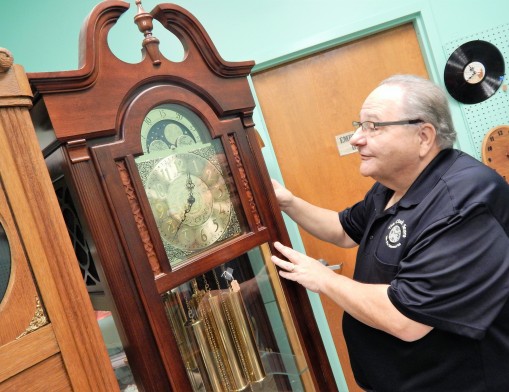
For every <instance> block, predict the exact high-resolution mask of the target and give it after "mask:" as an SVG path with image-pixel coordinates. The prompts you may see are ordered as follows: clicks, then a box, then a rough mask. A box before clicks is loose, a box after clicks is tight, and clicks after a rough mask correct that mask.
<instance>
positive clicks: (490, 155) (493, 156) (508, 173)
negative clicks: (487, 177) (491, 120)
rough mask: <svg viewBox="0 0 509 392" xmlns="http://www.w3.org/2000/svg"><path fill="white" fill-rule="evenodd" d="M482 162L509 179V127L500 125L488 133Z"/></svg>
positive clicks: (485, 138)
mask: <svg viewBox="0 0 509 392" xmlns="http://www.w3.org/2000/svg"><path fill="white" fill-rule="evenodd" d="M481 155H482V161H483V163H485V164H486V165H488V166H489V167H491V168H492V169H494V170H496V172H497V173H498V174H500V175H501V176H502V177H504V178H505V180H506V181H507V180H508V179H509V125H499V126H496V127H494V128H492V129H490V130H489V131H488V133H487V134H486V136H485V137H484V140H483V144H482V147H481Z"/></svg>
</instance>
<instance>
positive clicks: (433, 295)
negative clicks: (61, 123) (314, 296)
mask: <svg viewBox="0 0 509 392" xmlns="http://www.w3.org/2000/svg"><path fill="white" fill-rule="evenodd" d="M392 193H393V192H392V191H391V190H390V189H388V188H386V187H384V186H383V185H381V184H379V183H376V184H375V185H374V186H373V188H372V189H371V190H370V191H369V192H368V193H367V194H366V197H365V199H364V200H363V201H361V202H359V203H357V204H355V205H354V206H353V207H351V208H349V209H347V210H345V211H343V212H341V213H340V221H341V224H342V225H343V227H344V229H345V231H346V232H347V233H348V235H349V236H350V237H351V238H352V239H353V240H354V241H356V242H357V243H358V244H360V246H359V250H358V254H357V262H356V267H355V273H354V279H355V280H357V281H360V282H365V283H385V284H390V287H389V289H388V295H389V298H390V300H391V301H392V303H393V304H394V306H395V307H396V308H397V309H398V310H399V311H400V312H401V313H403V314H404V315H406V316H407V317H409V318H411V319H413V320H416V321H418V322H421V323H423V324H427V325H430V326H433V327H434V329H433V330H432V331H431V332H430V333H429V334H427V335H426V336H425V337H423V338H422V339H420V340H418V341H415V342H404V341H402V340H400V339H397V338H395V337H393V336H392V335H389V334H387V333H385V332H382V331H380V330H377V329H374V328H370V327H368V326H367V325H365V324H363V323H360V322H358V321H357V320H355V319H354V318H352V317H351V316H350V315H348V314H347V313H345V315H344V318H343V330H344V335H345V339H346V342H347V346H348V351H349V355H350V360H351V364H352V369H353V371H354V374H355V378H356V380H357V382H358V383H359V385H360V386H361V387H364V388H365V389H369V390H374V391H377V392H383V391H388V392H396V391H408V392H417V391H430V392H447V391H458V392H459V391H461V392H465V391H468V392H475V391H490V392H494V391H504V392H507V391H509V303H508V301H507V299H508V297H509V185H508V184H507V183H506V182H505V181H504V179H503V178H501V177H500V176H499V175H498V174H496V173H495V172H494V171H493V170H491V169H489V168H488V167H486V166H485V165H483V164H482V163H480V162H479V161H477V160H476V159H474V158H472V157H470V156H469V155H467V154H465V153H462V152H460V151H458V150H453V149H447V150H444V151H442V152H441V153H440V154H439V155H438V156H437V157H436V158H435V159H434V160H433V161H432V162H431V163H430V164H429V165H428V167H427V168H426V169H425V170H424V171H423V173H421V175H420V176H419V177H418V178H417V180H416V181H415V182H414V184H413V185H412V186H411V187H410V189H409V190H408V192H407V193H406V194H405V195H404V197H403V198H402V199H401V200H400V201H399V202H398V203H396V204H395V205H394V206H392V207H390V208H389V209H387V210H384V206H385V205H386V203H387V201H388V200H389V199H390V197H391V195H392Z"/></svg>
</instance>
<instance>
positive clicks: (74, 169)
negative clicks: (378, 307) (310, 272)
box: [28, 0, 337, 392]
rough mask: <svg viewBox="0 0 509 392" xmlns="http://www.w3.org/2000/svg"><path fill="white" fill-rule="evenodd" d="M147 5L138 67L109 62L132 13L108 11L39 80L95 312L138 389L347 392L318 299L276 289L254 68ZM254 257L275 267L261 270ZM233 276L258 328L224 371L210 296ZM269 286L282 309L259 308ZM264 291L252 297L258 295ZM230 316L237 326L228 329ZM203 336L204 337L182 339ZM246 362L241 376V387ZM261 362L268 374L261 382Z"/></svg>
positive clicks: (164, 10)
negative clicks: (175, 50)
mask: <svg viewBox="0 0 509 392" xmlns="http://www.w3.org/2000/svg"><path fill="white" fill-rule="evenodd" d="M136 3H137V5H138V12H137V14H136V16H135V18H134V21H135V24H136V25H137V27H138V29H139V30H140V31H141V32H142V33H143V35H144V39H143V48H142V53H143V58H142V60H141V61H140V62H139V63H137V64H129V63H125V62H123V61H121V60H119V59H118V58H116V57H115V56H114V55H113V54H112V52H111V51H110V48H109V46H108V40H107V36H108V32H109V30H110V29H111V27H112V26H113V25H114V24H115V23H116V21H117V20H118V18H119V17H120V16H121V15H122V14H123V13H124V12H125V11H126V10H127V9H128V7H129V5H128V4H127V3H126V2H124V1H114V0H106V1H103V2H100V3H99V4H98V5H97V6H96V7H95V8H94V9H93V10H92V12H91V14H90V15H89V17H88V18H87V20H86V21H85V23H84V25H83V28H82V31H81V36H80V67H79V69H77V70H73V71H61V72H45V73H30V74H28V76H29V81H30V84H31V86H32V89H33V92H34V95H35V102H34V108H33V110H32V118H33V121H34V124H35V129H36V132H37V133H38V134H39V136H40V140H41V145H42V148H43V154H44V156H45V159H46V164H47V167H48V170H49V172H50V175H51V178H52V180H53V183H54V186H55V188H56V191H57V194H59V197H60V198H66V197H67V199H66V203H67V206H68V205H69V204H71V205H72V207H71V208H70V210H72V211H74V212H75V214H76V216H75V217H73V218H72V219H71V218H69V219H67V223H68V224H72V225H74V226H73V227H75V228H76V227H78V229H76V230H77V232H78V233H79V235H81V234H82V237H83V243H86V244H87V246H86V250H87V252H88V253H89V255H90V260H91V263H92V264H93V265H94V271H95V272H96V273H97V281H98V282H99V283H100V284H99V286H100V289H99V290H98V291H94V290H92V289H89V292H90V296H91V298H92V302H93V304H94V306H95V307H96V309H98V310H108V311H111V313H112V314H113V318H114V319H115V323H116V325H117V328H118V330H119V335H120V338H121V340H122V343H123V346H124V349H125V352H126V355H127V361H128V363H129V366H130V368H131V370H132V373H133V375H134V379H135V381H136V385H137V387H138V390H143V391H154V392H156V391H157V392H161V391H170V390H172V391H187V390H192V389H194V390H229V389H237V390H238V389H239V388H233V387H234V386H235V385H241V386H242V388H243V389H244V390H249V385H252V386H254V385H256V386H258V387H263V385H265V384H264V383H268V382H271V383H272V384H271V385H272V386H273V387H274V388H275V390H291V389H292V385H293V384H294V383H299V385H302V386H303V388H304V389H305V390H310V391H313V390H314V391H333V390H336V389H337V387H336V384H335V382H334V378H333V376H332V372H331V369H330V366H329V364H328V360H327V357H326V354H325V350H324V346H323V343H322V341H321V338H320V334H319V331H318V328H317V325H316V322H315V320H314V317H313V313H312V309H311V307H310V303H309V299H308V296H307V293H306V291H305V290H304V289H303V288H302V287H300V286H298V285H296V284H294V283H292V282H289V281H284V280H283V281H280V280H279V279H278V276H277V273H275V268H274V266H273V265H272V263H270V262H267V260H269V258H270V254H271V253H273V252H276V251H275V250H274V249H273V247H272V244H273V242H274V241H281V242H283V243H286V244H289V238H288V235H287V232H286V230H285V226H284V222H283V220H282V216H281V212H280V210H279V208H278V206H277V201H276V200H275V196H274V193H273V190H272V186H271V183H270V178H269V176H268V172H267V169H266V167H265V164H264V162H263V158H262V155H261V151H260V145H259V141H258V140H259V139H258V138H257V134H256V131H255V129H254V124H253V120H252V113H253V109H254V100H253V97H252V95H251V91H250V87H249V83H248V79H247V78H248V76H249V73H250V71H251V68H252V67H253V65H254V64H253V62H250V61H246V62H227V61H225V60H223V59H222V58H221V57H220V55H219V54H218V52H217V50H216V49H215V47H214V45H213V43H212V42H211V40H210V38H209V36H208V35H207V33H206V31H205V30H204V29H203V27H202V26H201V24H200V23H199V22H198V21H197V20H196V19H195V18H194V17H193V16H192V15H191V14H190V13H189V12H187V11H186V10H184V9H182V8H181V7H179V6H177V5H173V4H161V5H158V6H156V7H155V8H154V9H153V10H152V11H151V12H150V13H148V12H145V10H143V8H142V6H141V4H140V1H136ZM153 23H161V24H162V25H163V26H164V27H165V28H166V29H167V30H168V34H174V35H175V36H177V37H178V39H179V40H180V41H181V42H182V45H183V47H184V48H185V56H184V59H183V60H182V61H179V62H173V61H170V60H168V59H166V58H165V57H163V56H162V55H161V54H160V52H159V48H158V45H159V39H158V38H160V39H164V37H158V38H156V37H154V36H153V35H152V24H153ZM133 27H134V28H136V26H134V25H133ZM140 41H141V35H140ZM63 194H65V195H67V196H65V197H63V196H62V195H63ZM66 208H68V207H66ZM66 211H67V210H66ZM78 250H79V251H80V252H81V251H82V250H83V248H80V249H77V252H78ZM253 253H256V255H258V256H256V257H254V258H253ZM257 258H259V259H260V260H262V261H264V264H263V265H262V268H260V269H258V270H256V271H254V268H255V267H253V266H254V265H255V264H256V263H253V260H254V259H257ZM82 267H83V266H82ZM226 267H228V268H226ZM231 271H233V272H231ZM232 273H233V275H234V276H233V277H234V278H235V280H234V281H236V280H237V279H238V280H239V281H240V291H241V292H242V297H243V301H244V302H242V300H241V302H240V305H239V303H237V305H238V306H237V307H236V308H231V310H232V311H233V310H239V309H240V310H241V311H243V310H245V309H248V310H247V313H249V315H248V316H247V318H246V319H245V320H244V321H245V322H246V324H245V325H246V326H247V327H246V328H244V330H241V331H240V333H238V334H235V331H234V330H231V331H230V332H231V333H232V336H233V340H231V342H233V343H232V345H234V346H235V347H234V348H235V349H238V350H237V351H235V350H232V353H233V354H230V355H231V356H230V357H226V358H227V360H221V358H219V357H220V355H223V354H224V353H223V354H222V353H220V352H219V351H218V349H217V347H216V345H217V346H219V345H220V343H221V342H220V341H219V339H220V338H223V336H219V335H218V336H219V337H218V336H216V337H215V338H214V336H212V335H211V333H210V328H209V327H211V325H210V324H209V323H208V321H210V320H211V318H212V316H211V315H210V314H208V313H207V309H208V310H210V308H213V304H214V302H213V301H214V295H215V294H214V292H218V293H219V294H218V295H219V296H218V297H216V298H220V299H221V300H224V299H225V298H226V299H228V298H233V297H234V296H235V294H234V293H235V292H237V291H238V290H239V288H237V286H236V285H235V284H234V283H233V281H231V278H228V274H230V275H231V274H232ZM84 275H85V277H86V276H87V273H85V274H84ZM219 275H221V276H219ZM223 278H224V279H223ZM265 280H266V281H267V282H269V283H270V284H269V285H268V286H266V287H268V290H272V291H271V292H273V297H274V298H272V299H271V300H270V301H272V302H271V303H272V304H273V305H275V306H274V307H271V306H272V305H271V304H269V302H268V301H266V300H265V299H264V298H262V297H265V294H266V292H265V291H264V290H260V289H259V288H260V287H265V286H263V285H264V281H265ZM224 282H226V283H224ZM96 283H97V282H96ZM223 283H224V284H223ZM211 286H212V289H211ZM183 287H184V288H187V287H189V288H190V290H191V291H189V292H188V291H185V289H183ZM253 287H254V288H255V289H254V291H253V292H254V293H256V294H255V295H254V296H247V294H246V293H247V292H248V290H249V289H250V288H253ZM236 290H237V291H236ZM191 294H192V295H191ZM172 298H173V299H175V300H176V301H177V302H178V303H179V305H178V307H175V306H173V305H172V304H174V303H173V302H171V301H172V300H173V299H172ZM198 298H199V299H204V302H203V303H197V302H196V301H198ZM252 298H255V299H256V300H254V301H251V299H252ZM203 304H205V305H203ZM223 305H224V304H223ZM172 306H173V307H172ZM203 306H208V308H204V307H203ZM177 308H178V309H185V311H183V312H180V311H179V310H178V309H177ZM269 308H270V309H274V310H275V313H272V311H269ZM175 309H177V310H175ZM222 309H223V312H225V310H224V309H225V308H224V307H223V308H222ZM253 309H254V310H253ZM172 312H176V313H175V314H178V317H183V322H182V324H180V325H179V324H178V323H175V317H176V316H175V315H174V313H172ZM274 314H280V315H281V320H282V321H281V323H282V325H283V326H284V330H285V331H286V335H285V338H284V341H285V342H286V343H288V345H289V347H290V357H291V358H294V359H295V361H294V362H295V364H296V366H297V367H298V369H299V370H297V371H295V372H294V371H292V370H289V369H283V368H281V367H280V366H281V365H282V364H284V363H286V361H285V360H281V361H280V362H278V361H277V358H282V356H283V354H281V355H280V352H281V351H282V350H283V346H284V345H285V344H286V343H284V344H283V342H282V341H281V338H280V337H279V336H278V331H276V328H274V327H271V326H272V325H273V324H272V323H273V320H274ZM172 315H173V316H172ZM223 316H224V315H223ZM230 316H232V317H233V316H235V315H230V314H229V313H228V311H226V316H225V317H226V318H225V320H227V321H228V322H229V321H231V319H230ZM239 317H240V316H239ZM219 318H221V317H219ZM240 318H241V317H240ZM200 323H201V324H200ZM251 323H252V324H253V325H251ZM227 324H228V325H227V326H225V327H221V325H219V322H218V325H217V326H214V325H212V327H214V328H215V330H219V331H221V330H222V331H223V332H224V331H225V330H227V329H228V328H230V329H232V328H233V327H232V326H233V323H231V324H230V323H227ZM200 325H202V326H203V325H205V326H206V328H205V330H204V331H205V332H206V334H205V335H204V336H200V335H199V331H200V328H201V327H200ZM235 327H238V326H237V325H236V326H235ZM221 328H223V329H221ZM252 328H254V329H255V330H256V332H257V333H255V334H253V333H252ZM191 329H192V331H193V332H194V334H193V333H191V335H193V337H192V338H190V337H189V336H188V335H186V334H187V333H189V331H190V330H191ZM181 330H182V331H183V332H182V331H181ZM186 331H187V332H186ZM205 332H204V333H205ZM244 332H247V333H246V334H247V335H248V338H249V336H253V335H256V336H257V339H255V340H254V341H255V345H256V344H257V345H258V346H259V347H258V349H252V347H251V351H248V352H247V354H246V353H244V354H238V353H239V352H240V351H239V350H240V349H245V346H249V344H248V343H249V342H247V341H246V342H244V343H242V342H240V339H241V338H242V337H243V336H242V334H243V333H244ZM182 334H183V335H182ZM184 335H185V339H190V340H193V339H194V340H196V341H197V342H196V341H195V342H194V343H193V344H194V346H193V345H192V344H191V343H189V344H191V346H190V347H194V348H195V350H194V351H193V350H187V349H183V348H182V347H183V346H182V345H183V343H182V341H181V338H182V336H184ZM260 336H261V337H262V338H260ZM200 339H202V340H200ZM260 339H261V340H260ZM248 340H249V339H248ZM207 342H208V343H207ZM205 343H207V344H210V345H211V347H212V349H211V350H212V353H210V352H207V350H205V349H204V347H203V345H204V344H205ZM261 345H263V347H260V346H261ZM240 346H242V347H240ZM186 347H188V346H186ZM221 347H223V348H224V349H226V352H227V353H228V350H229V349H232V347H231V345H230V346H229V345H228V344H226V345H224V346H221ZM188 354H189V355H190V356H192V357H193V359H192V360H189V358H188V357H187V355H188ZM209 354H210V355H209ZM235 355H239V358H240V359H239V360H238V364H239V365H238V366H239V367H238V369H237V373H235V371H234V370H233V371H232V372H233V378H231V377H230V376H229V373H228V371H229V370H228V369H229V367H232V368H233V367H234V364H233V362H235V361H234V359H235V358H233V356H235ZM284 355H286V354H284ZM184 358H186V359H184ZM251 360H254V361H255V362H256V360H259V363H258V365H259V367H260V369H258V379H256V380H255V379H254V378H256V377H255V375H256V373H257V372H256V371H255V370H252V369H251V367H250V366H251V365H250V364H249V363H248V362H249V361H251ZM195 361H196V363H197V364H196V368H194V367H193V366H194V365H192V364H191V362H192V363H194V362H195ZM230 362H231V363H230ZM199 363H202V364H204V366H202V367H201V368H200V365H199ZM211 364H215V366H216V369H215V370H214V369H212V368H211V367H212V365H211ZM227 367H228V369H227ZM283 367H284V366H283ZM198 369H201V370H199V371H200V376H199V377H196V374H197V372H198ZM282 374H283V375H285V376H284V377H283V376H282ZM253 377H254V378H253ZM235 383H237V384H235ZM257 383H258V384H257ZM248 384H249V385H248ZM246 388H247V389H246Z"/></svg>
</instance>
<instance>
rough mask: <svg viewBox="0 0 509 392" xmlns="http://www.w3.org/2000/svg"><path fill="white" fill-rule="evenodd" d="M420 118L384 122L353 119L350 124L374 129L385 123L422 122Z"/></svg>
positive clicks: (410, 123)
mask: <svg viewBox="0 0 509 392" xmlns="http://www.w3.org/2000/svg"><path fill="white" fill-rule="evenodd" d="M423 122H424V121H422V120H400V121H384V122H375V121H363V122H360V121H353V122H352V125H353V126H354V127H355V129H359V128H362V130H363V131H369V132H372V131H376V130H377V128H378V127H385V126H386V125H412V124H419V123H423Z"/></svg>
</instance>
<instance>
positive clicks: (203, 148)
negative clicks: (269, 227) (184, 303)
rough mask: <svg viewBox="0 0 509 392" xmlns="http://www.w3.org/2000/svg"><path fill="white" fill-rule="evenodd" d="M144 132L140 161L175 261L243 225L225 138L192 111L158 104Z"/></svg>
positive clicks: (236, 232) (157, 219) (161, 231)
mask: <svg viewBox="0 0 509 392" xmlns="http://www.w3.org/2000/svg"><path fill="white" fill-rule="evenodd" d="M140 137H141V142H142V146H143V155H141V156H139V157H137V158H136V164H137V166H138V171H139V173H140V176H141V179H142V182H143V186H144V189H145V192H146V195H147V198H148V201H149V204H150V206H151V209H152V213H153V215H154V220H155V222H156V225H157V228H158V230H159V234H160V235H161V239H162V242H163V245H164V248H165V251H166V254H167V256H168V259H169V261H170V264H171V265H172V266H174V265H176V264H179V263H181V262H182V261H185V260H186V259H188V258H189V257H191V256H192V255H194V254H195V253H197V252H200V251H203V250H205V249H208V248H210V247H212V246H214V245H216V244H217V243H219V242H221V241H224V240H226V239H228V238H231V237H234V236H236V235H239V234H240V233H241V232H242V231H243V227H241V226H242V225H241V224H240V223H239V217H240V215H241V214H242V213H241V212H240V211H241V210H240V205H239V199H238V197H237V194H236V192H235V189H234V188H233V187H232V184H233V183H234V182H233V179H232V178H231V172H230V169H229V167H228V164H227V162H226V156H225V153H224V150H223V146H222V144H221V141H220V140H219V139H211V136H210V132H209V130H208V129H207V127H206V126H205V124H204V122H203V121H202V120H201V119H200V118H199V117H198V116H197V115H196V114H195V113H194V112H193V111H191V110H189V109H187V108H186V107H184V106H182V105H177V104H163V105H159V106H157V107H155V108H153V109H152V110H150V111H149V113H148V114H147V115H146V117H145V119H144V121H143V125H142V127H141V136H140Z"/></svg>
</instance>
